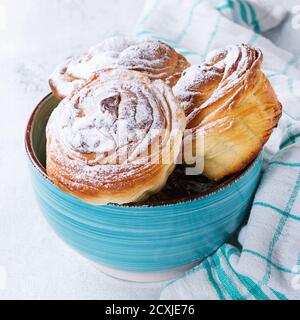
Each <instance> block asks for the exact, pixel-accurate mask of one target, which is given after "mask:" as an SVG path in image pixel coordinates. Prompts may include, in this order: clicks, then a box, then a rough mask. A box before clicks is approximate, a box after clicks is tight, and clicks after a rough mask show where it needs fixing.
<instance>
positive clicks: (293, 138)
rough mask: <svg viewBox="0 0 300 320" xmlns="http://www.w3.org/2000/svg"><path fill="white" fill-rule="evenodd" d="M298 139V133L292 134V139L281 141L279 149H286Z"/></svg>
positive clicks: (299, 134) (299, 135)
mask: <svg viewBox="0 0 300 320" xmlns="http://www.w3.org/2000/svg"><path fill="white" fill-rule="evenodd" d="M299 137H300V132H299V133H297V134H294V135H293V136H292V137H289V138H287V139H286V140H285V141H283V142H282V143H281V145H280V149H283V148H285V147H287V146H288V145H290V144H293V143H295V142H296V139H298V138H299Z"/></svg>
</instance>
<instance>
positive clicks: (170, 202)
mask: <svg viewBox="0 0 300 320" xmlns="http://www.w3.org/2000/svg"><path fill="white" fill-rule="evenodd" d="M50 97H54V95H53V93H52V92H51V93H49V94H47V95H46V96H45V97H44V98H43V99H42V100H41V101H40V102H39V103H38V104H37V106H36V107H35V108H34V109H33V111H32V113H31V115H30V117H29V120H28V122H27V124H26V129H25V141H24V142H25V150H26V154H27V156H28V158H29V160H30V162H31V164H32V165H33V166H34V167H35V169H37V171H38V172H39V174H40V175H41V176H42V177H43V178H44V179H46V180H47V181H48V182H50V183H51V184H52V185H54V186H56V185H55V184H54V183H53V182H52V181H51V179H50V178H49V177H48V175H47V172H46V168H45V167H44V166H43V165H42V164H41V163H40V161H39V160H38V158H37V156H36V155H35V152H34V149H33V146H32V141H31V131H32V128H33V125H34V120H35V116H36V113H37V112H38V110H39V109H40V108H41V107H42V106H43V104H44V103H45V101H46V100H47V99H49V98H50ZM261 150H262V149H261ZM261 150H260V151H259V152H258V153H257V154H255V155H254V156H253V157H252V159H253V160H252V161H251V162H250V163H249V164H248V165H247V166H246V167H245V168H244V169H242V170H241V171H239V172H237V173H235V174H233V175H231V176H229V177H228V178H225V180H224V181H223V182H221V183H220V184H218V185H216V186H214V187H212V188H211V189H210V190H209V191H203V192H199V193H198V194H196V195H192V196H186V197H182V198H179V199H175V200H166V201H163V200H162V201H156V202H147V201H145V202H143V203H141V204H138V203H128V204H113V203H112V204H108V206H113V207H127V208H147V207H155V208H156V207H164V206H169V205H176V204H183V203H188V202H192V201H198V200H201V199H203V198H206V197H208V196H211V195H214V194H216V193H217V192H220V191H222V190H224V189H226V188H228V187H230V186H232V185H233V184H234V183H236V182H238V181H239V180H240V179H241V178H243V177H244V176H245V175H246V174H247V173H248V172H249V171H250V170H251V169H252V168H253V167H254V165H255V164H256V163H257V161H258V160H259V159H260V157H261ZM57 188H58V187H57ZM59 190H60V191H61V192H63V193H66V194H68V195H69V196H72V197H74V198H75V199H77V200H78V201H81V202H84V201H83V200H81V199H79V198H77V197H75V196H73V195H71V194H69V193H67V192H65V191H63V190H61V189H59ZM84 203H86V202H84ZM86 204H89V205H91V206H96V207H97V206H103V205H94V204H90V203H86Z"/></svg>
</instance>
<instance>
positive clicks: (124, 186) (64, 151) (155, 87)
mask: <svg viewBox="0 0 300 320" xmlns="http://www.w3.org/2000/svg"><path fill="white" fill-rule="evenodd" d="M185 125H186V120H185V115H184V112H183V110H182V108H181V107H180V105H179V103H178V102H177V100H176V99H175V98H174V96H173V93H172V91H171V88H170V87H169V86H168V85H166V84H165V83H164V82H163V81H161V80H155V81H150V80H149V79H148V77H146V76H145V75H144V74H142V73H140V72H136V71H131V70H128V69H125V68H122V69H120V68H117V69H106V70H102V71H99V72H98V73H96V74H94V75H93V77H92V78H91V79H90V80H88V81H87V82H86V83H84V84H83V85H82V86H80V87H79V88H77V89H76V90H75V91H74V92H73V93H72V94H71V95H70V96H68V97H67V98H65V99H64V100H63V101H62V102H60V104H59V105H58V107H57V108H56V109H55V110H54V111H53V113H52V115H51V117H50V119H49V122H48V125H47V130H46V131H47V132H46V133H47V174H48V176H49V177H50V179H51V180H52V181H53V182H54V183H55V184H56V185H57V186H58V187H59V188H61V189H62V190H64V191H66V192H69V193H70V194H72V195H74V196H76V197H78V198H80V199H82V200H84V201H87V202H89V203H93V204H97V205H98V204H107V203H116V204H124V203H130V202H137V201H141V200H144V199H146V198H147V197H148V196H149V195H151V194H152V193H155V192H158V191H159V190H160V189H161V188H162V187H163V186H164V185H165V183H166V180H167V178H168V176H169V175H170V173H171V172H172V171H173V169H174V167H175V163H176V158H177V156H178V154H179V152H180V149H181V141H182V133H183V131H184V129H185Z"/></svg>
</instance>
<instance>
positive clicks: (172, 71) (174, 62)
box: [49, 36, 190, 99]
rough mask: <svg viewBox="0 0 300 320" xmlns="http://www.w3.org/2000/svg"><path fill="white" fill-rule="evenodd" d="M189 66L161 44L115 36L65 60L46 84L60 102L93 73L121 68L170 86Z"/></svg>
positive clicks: (175, 53) (184, 60)
mask: <svg viewBox="0 0 300 320" xmlns="http://www.w3.org/2000/svg"><path fill="white" fill-rule="evenodd" d="M189 65H190V64H189V63H188V61H187V60H186V59H185V58H184V57H183V56H182V55H181V54H179V53H177V52H176V51H175V50H174V49H173V48H171V47H170V46H168V45H167V44H166V43H164V42H161V41H158V40H150V39H148V38H147V39H144V38H142V39H137V38H129V37H122V36H116V37H112V38H108V39H106V40H104V41H102V42H101V43H99V44H98V45H97V46H94V47H92V48H91V49H90V50H89V51H88V52H87V53H84V54H82V55H80V56H77V57H69V58H68V59H66V61H64V62H63V63H62V64H60V65H59V66H58V67H57V68H56V69H55V71H54V72H53V73H52V75H51V76H50V79H49V84H50V87H51V89H52V92H53V93H54V95H55V96H56V97H57V98H59V99H63V98H65V97H66V96H68V95H69V94H70V93H71V92H72V91H73V90H74V89H75V88H77V87H78V86H80V85H81V84H83V83H84V81H86V80H87V79H89V78H90V77H91V75H92V74H93V73H94V72H96V71H98V70H101V69H103V68H107V67H115V66H122V67H125V68H128V69H130V70H136V71H140V72H143V73H145V74H146V75H147V76H148V77H149V78H150V79H152V80H156V79H161V80H164V81H165V82H166V83H167V84H169V85H170V86H173V85H174V84H175V83H176V82H177V80H178V79H179V77H180V76H181V73H182V71H183V70H184V69H186V68H187V67H188V66H189Z"/></svg>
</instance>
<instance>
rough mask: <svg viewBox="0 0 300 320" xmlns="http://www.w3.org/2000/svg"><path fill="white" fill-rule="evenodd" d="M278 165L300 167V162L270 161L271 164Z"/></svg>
mask: <svg viewBox="0 0 300 320" xmlns="http://www.w3.org/2000/svg"><path fill="white" fill-rule="evenodd" d="M272 165H278V166H285V167H300V162H295V163H291V162H283V161H270V162H269V166H272Z"/></svg>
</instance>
